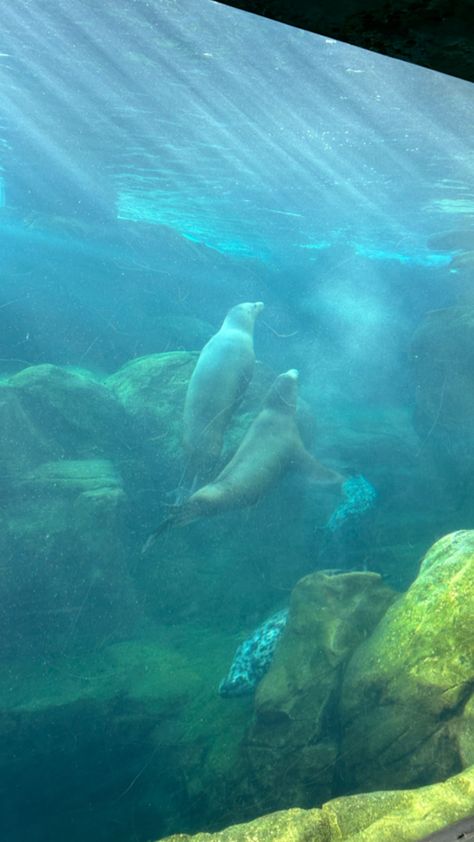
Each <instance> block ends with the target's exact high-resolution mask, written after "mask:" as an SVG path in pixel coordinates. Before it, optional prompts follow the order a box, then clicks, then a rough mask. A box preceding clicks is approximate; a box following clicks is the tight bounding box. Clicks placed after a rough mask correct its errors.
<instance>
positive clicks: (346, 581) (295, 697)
mask: <svg viewBox="0 0 474 842" xmlns="http://www.w3.org/2000/svg"><path fill="white" fill-rule="evenodd" d="M393 599H394V594H393V592H391V591H390V590H388V589H387V588H385V587H384V585H383V584H382V580H381V577H380V576H378V575H377V574H375V573H346V574H342V575H330V574H327V573H324V572H322V573H313V574H311V575H309V576H306V577H305V578H303V579H301V580H300V581H299V582H298V584H297V585H296V587H295V588H294V590H293V593H292V595H291V602H290V613H289V618H288V623H287V626H286V629H285V631H284V632H283V636H282V639H281V641H280V643H279V646H278V648H277V651H276V654H275V658H274V660H273V663H272V665H271V667H270V670H269V672H268V673H267V675H266V676H265V677H264V678H263V680H262V682H261V684H260V685H259V687H258V689H257V694H256V699H255V721H254V724H253V725H252V727H251V729H250V731H249V733H248V735H247V737H246V739H245V741H244V745H243V756H244V762H243V769H244V770H245V772H244V771H243V776H244V779H245V778H246V780H247V787H246V789H247V792H246V801H247V803H253V804H255V806H256V807H257V808H258V811H260V812H262V811H263V810H268V809H278V808H280V807H285V806H290V805H293V804H299V805H302V806H306V805H310V804H314V803H315V802H319V801H322V800H324V799H326V798H329V797H330V796H331V795H332V794H333V792H334V773H335V769H336V761H337V757H338V753H339V729H340V723H339V712H338V700H339V695H340V689H341V682H342V675H343V670H344V666H345V664H346V663H347V661H348V659H349V657H350V655H351V654H352V652H353V651H354V649H355V648H356V647H357V646H358V645H359V643H361V642H362V641H363V640H365V638H366V637H367V636H368V635H369V634H370V633H371V632H372V630H373V629H374V627H375V625H376V624H377V622H378V621H379V620H380V618H381V617H382V615H383V614H384V613H385V611H386V610H387V608H388V606H389V605H390V603H391V602H392V601H393Z"/></svg>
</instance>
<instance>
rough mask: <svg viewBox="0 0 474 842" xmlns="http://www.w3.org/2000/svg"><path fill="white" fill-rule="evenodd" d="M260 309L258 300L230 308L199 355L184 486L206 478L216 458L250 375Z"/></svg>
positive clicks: (186, 434) (189, 399) (187, 410)
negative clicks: (254, 333)
mask: <svg viewBox="0 0 474 842" xmlns="http://www.w3.org/2000/svg"><path fill="white" fill-rule="evenodd" d="M262 310H263V303H262V302H261V301H256V302H253V303H244V304H237V306H236V307H232V309H231V310H229V312H228V313H227V316H226V317H225V319H224V322H223V324H222V327H221V328H220V330H218V332H217V333H216V334H215V335H214V336H212V337H211V339H210V340H209V342H208V343H207V344H206V345H205V346H204V348H203V349H202V351H201V353H200V355H199V359H198V361H197V363H196V367H195V369H194V371H193V373H192V376H191V379H190V381H189V386H188V390H187V393H186V400H185V405H184V418H183V426H184V431H183V444H184V449H185V452H186V468H185V477H186V478H187V480H186V479H185V480H184V485H186V484H194V486H196V484H197V483H198V482H199V483H201V484H202V483H203V482H206V481H207V480H208V479H209V477H210V476H211V473H212V470H213V468H215V466H216V464H217V462H218V460H219V457H220V455H221V450H222V442H223V438H224V433H225V430H226V428H227V426H228V424H229V421H230V418H231V416H232V413H233V412H234V410H235V408H236V406H237V405H238V403H239V402H240V401H241V399H242V397H243V395H244V392H245V390H246V388H247V386H248V384H249V383H250V380H251V379H252V374H253V369H254V365H255V353H254V349H253V331H254V325H255V319H256V318H257V316H258V314H259V313H261V312H262Z"/></svg>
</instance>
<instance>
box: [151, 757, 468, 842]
mask: <svg viewBox="0 0 474 842" xmlns="http://www.w3.org/2000/svg"><path fill="white" fill-rule="evenodd" d="M473 810H474V767H471V768H470V769H467V770H466V771H465V772H463V773H461V774H459V775H456V776H455V777H453V778H450V779H449V780H447V781H446V782H445V783H439V784H436V785H434V786H427V787H422V788H420V789H414V790H397V791H393V792H383V791H382V792H373V793H367V794H362V795H352V796H347V797H343V798H336V799H334V800H332V801H328V803H327V804H324V805H323V807H322V808H321V809H313V810H301V809H292V810H285V811H282V812H278V813H272V814H270V815H267V816H262V818H259V819H256V820H255V821H252V822H249V823H247V824H239V825H233V826H232V827H228V828H227V829H225V830H220V831H218V832H217V833H197V834H196V835H188V834H186V833H179V834H176V835H174V836H169V837H167V838H166V839H165V840H162V842H417V840H419V839H424V838H425V837H426V836H427V835H428V834H429V833H432V832H435V831H437V830H439V829H441V828H443V827H445V826H446V825H447V824H451V823H453V822H455V821H457V820H459V819H462V818H464V817H465V816H468V815H470V814H472V812H473ZM456 838H459V839H460V838H461V836H458V837H456ZM453 839H454V836H453Z"/></svg>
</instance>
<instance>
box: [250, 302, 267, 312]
mask: <svg viewBox="0 0 474 842" xmlns="http://www.w3.org/2000/svg"><path fill="white" fill-rule="evenodd" d="M253 308H254V310H255V311H256V312H257V313H261V312H262V310H264V309H265V304H264V303H263V301H256V302H255V304H254V305H253Z"/></svg>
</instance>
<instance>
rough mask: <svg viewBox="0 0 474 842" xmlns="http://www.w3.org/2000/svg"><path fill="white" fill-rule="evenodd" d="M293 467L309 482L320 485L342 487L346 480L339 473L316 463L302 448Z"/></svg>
mask: <svg viewBox="0 0 474 842" xmlns="http://www.w3.org/2000/svg"><path fill="white" fill-rule="evenodd" d="M294 467H295V468H296V470H298V471H301V472H302V473H303V474H305V476H307V477H308V479H309V480H311V482H317V483H320V484H321V485H342V483H343V482H344V480H345V479H346V477H344V476H343V475H342V474H340V473H339V471H334V470H333V469H332V468H328V467H326V465H323V464H322V463H321V462H318V460H317V459H315V458H314V456H311V453H308V451H307V450H305V449H304V448H303V447H302V448H301V450H300V451H298V453H297V454H296V456H295V460H294Z"/></svg>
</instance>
